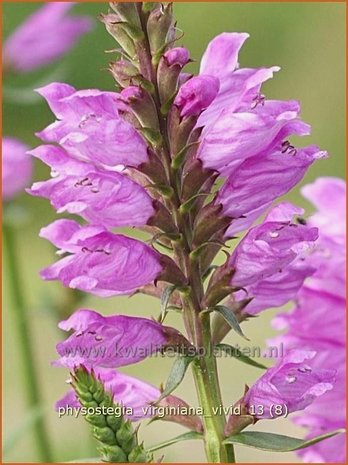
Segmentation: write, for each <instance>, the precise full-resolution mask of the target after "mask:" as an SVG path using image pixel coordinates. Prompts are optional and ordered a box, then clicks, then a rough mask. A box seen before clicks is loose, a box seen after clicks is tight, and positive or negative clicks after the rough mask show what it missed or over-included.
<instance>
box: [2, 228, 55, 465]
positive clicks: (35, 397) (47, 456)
mask: <svg viewBox="0 0 348 465" xmlns="http://www.w3.org/2000/svg"><path fill="white" fill-rule="evenodd" d="M3 234H4V238H5V241H6V246H5V248H4V249H5V253H6V260H7V266H6V273H7V276H8V279H9V285H10V291H11V294H12V299H13V314H14V317H15V324H16V329H17V333H18V342H19V350H20V355H21V359H22V367H23V382H24V385H25V392H26V397H27V404H28V407H29V408H31V409H35V408H37V407H38V406H40V405H41V396H40V390H39V383H38V379H37V376H36V370H35V361H34V353H33V347H32V343H31V337H30V322H29V318H28V314H27V304H26V302H25V298H24V295H23V293H22V284H21V280H20V274H19V271H20V266H19V263H18V259H17V251H16V241H15V231H14V229H13V228H11V227H10V226H9V225H6V224H3ZM34 433H35V438H36V443H37V449H38V452H39V457H40V460H41V461H42V462H51V461H52V456H51V448H50V445H49V440H48V435H47V430H46V428H45V423H44V419H43V417H42V416H40V417H38V419H37V420H36V422H35V425H34Z"/></svg>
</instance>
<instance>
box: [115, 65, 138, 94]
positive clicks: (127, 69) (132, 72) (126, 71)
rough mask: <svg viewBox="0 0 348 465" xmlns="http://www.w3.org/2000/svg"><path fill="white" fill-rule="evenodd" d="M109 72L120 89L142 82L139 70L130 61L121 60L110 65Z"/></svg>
mask: <svg viewBox="0 0 348 465" xmlns="http://www.w3.org/2000/svg"><path fill="white" fill-rule="evenodd" d="M109 70H110V72H111V74H112V75H113V77H114V79H115V81H116V82H117V84H118V85H119V86H120V87H127V86H131V85H134V84H139V82H140V81H139V79H140V75H139V71H138V69H137V68H136V67H135V66H134V65H133V64H132V63H130V62H129V61H126V60H119V61H116V62H114V63H110V67H109Z"/></svg>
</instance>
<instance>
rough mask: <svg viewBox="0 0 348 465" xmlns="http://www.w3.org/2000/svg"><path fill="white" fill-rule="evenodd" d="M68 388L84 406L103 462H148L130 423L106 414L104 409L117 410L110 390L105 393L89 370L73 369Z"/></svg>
mask: <svg viewBox="0 0 348 465" xmlns="http://www.w3.org/2000/svg"><path fill="white" fill-rule="evenodd" d="M72 387H73V388H74V390H75V392H76V395H77V397H78V399H79V401H80V404H81V405H82V407H85V408H86V409H88V414H87V415H86V417H85V418H86V421H88V423H90V424H91V425H92V433H93V436H94V437H95V439H96V440H97V441H98V442H99V448H98V450H99V452H100V454H101V456H102V460H103V461H104V462H113V463H127V462H133V463H134V462H137V463H139V462H150V461H152V456H150V455H148V454H147V452H146V450H145V449H144V447H143V445H139V444H138V438H137V433H136V431H134V429H133V426H132V423H131V422H130V421H129V420H125V419H124V418H123V417H122V416H117V415H115V414H111V415H110V411H108V409H109V408H112V409H113V411H114V412H117V410H119V406H118V405H117V404H115V403H114V401H113V397H112V395H111V393H108V392H105V388H104V385H103V383H102V382H101V381H100V380H99V379H97V378H96V377H95V374H94V373H93V371H92V372H91V373H90V372H89V371H88V370H87V369H86V368H85V367H84V366H80V367H79V368H77V369H76V370H75V372H74V373H73V374H72ZM93 409H95V411H94V412H93ZM129 457H130V458H129Z"/></svg>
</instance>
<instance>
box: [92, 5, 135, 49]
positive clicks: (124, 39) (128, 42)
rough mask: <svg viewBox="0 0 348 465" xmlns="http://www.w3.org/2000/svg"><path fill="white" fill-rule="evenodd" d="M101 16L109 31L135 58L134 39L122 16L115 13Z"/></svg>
mask: <svg viewBox="0 0 348 465" xmlns="http://www.w3.org/2000/svg"><path fill="white" fill-rule="evenodd" d="M100 18H101V21H102V22H103V23H104V24H105V27H106V30H107V31H108V33H109V34H110V35H111V36H112V37H113V38H114V39H115V40H116V41H117V42H118V43H119V44H120V46H121V47H122V49H123V50H124V51H125V52H126V53H127V55H128V56H129V57H130V58H134V57H135V55H136V48H135V43H134V39H133V38H132V37H131V36H130V34H129V31H127V28H126V26H125V24H123V23H122V20H121V18H120V17H119V16H118V15H116V14H113V13H110V14H107V15H101V16H100Z"/></svg>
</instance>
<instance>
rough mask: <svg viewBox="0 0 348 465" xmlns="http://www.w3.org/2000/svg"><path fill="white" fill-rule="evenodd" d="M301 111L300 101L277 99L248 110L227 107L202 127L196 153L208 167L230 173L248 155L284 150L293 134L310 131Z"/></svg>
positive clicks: (254, 155) (222, 172)
mask: <svg viewBox="0 0 348 465" xmlns="http://www.w3.org/2000/svg"><path fill="white" fill-rule="evenodd" d="M299 111H300V108H299V104H298V103H297V102H295V101H289V102H282V101H277V100H268V101H266V102H265V104H264V105H263V106H259V107H257V108H255V109H254V110H253V111H249V112H245V111H244V112H232V111H229V109H228V108H226V109H225V110H224V111H223V112H222V113H221V114H220V116H219V118H218V119H217V121H216V122H213V123H212V124H211V125H207V126H206V128H205V129H204V130H203V133H202V137H201V144H200V147H199V150H198V153H197V156H198V158H200V159H201V160H202V162H203V165H204V166H205V167H206V168H211V169H214V170H217V171H219V172H220V173H221V174H222V175H224V176H228V175H230V174H232V173H233V172H234V170H235V169H236V168H237V167H238V166H239V165H240V164H241V163H242V162H243V161H245V160H246V159H248V158H251V157H256V156H257V157H258V158H259V159H260V160H262V159H263V157H264V156H265V155H267V154H268V153H272V152H274V151H277V150H285V148H282V147H285V146H284V145H283V146H282V144H284V141H285V139H286V138H287V137H289V136H290V135H298V136H303V135H307V134H309V129H310V128H309V126H308V125H307V124H305V123H303V122H302V121H300V120H299ZM290 150H291V149H288V152H289V153H291V152H290Z"/></svg>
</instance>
